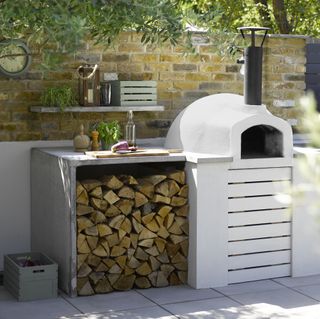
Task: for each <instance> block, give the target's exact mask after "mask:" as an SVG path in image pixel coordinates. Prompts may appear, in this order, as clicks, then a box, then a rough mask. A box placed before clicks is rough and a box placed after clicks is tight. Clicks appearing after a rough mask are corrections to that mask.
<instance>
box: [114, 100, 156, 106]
mask: <svg viewBox="0 0 320 319" xmlns="http://www.w3.org/2000/svg"><path fill="white" fill-rule="evenodd" d="M120 103H121V106H135V105H142V106H147V105H157V101H121V102H120Z"/></svg>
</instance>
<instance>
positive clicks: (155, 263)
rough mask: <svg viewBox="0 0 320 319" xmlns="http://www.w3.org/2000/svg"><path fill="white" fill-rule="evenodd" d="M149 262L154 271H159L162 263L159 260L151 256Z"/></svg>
mask: <svg viewBox="0 0 320 319" xmlns="http://www.w3.org/2000/svg"><path fill="white" fill-rule="evenodd" d="M149 262H150V266H151V269H152V271H156V270H158V269H159V268H160V266H161V263H160V262H159V260H158V259H156V258H155V257H153V256H150V258H149Z"/></svg>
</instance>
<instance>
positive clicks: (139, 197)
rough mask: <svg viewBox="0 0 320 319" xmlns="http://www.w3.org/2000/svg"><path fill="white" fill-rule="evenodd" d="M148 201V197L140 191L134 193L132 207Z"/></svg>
mask: <svg viewBox="0 0 320 319" xmlns="http://www.w3.org/2000/svg"><path fill="white" fill-rule="evenodd" d="M147 202H148V198H147V197H146V196H145V195H143V194H142V193H140V192H135V194H134V207H136V208H138V207H140V206H142V205H144V204H145V203H147Z"/></svg>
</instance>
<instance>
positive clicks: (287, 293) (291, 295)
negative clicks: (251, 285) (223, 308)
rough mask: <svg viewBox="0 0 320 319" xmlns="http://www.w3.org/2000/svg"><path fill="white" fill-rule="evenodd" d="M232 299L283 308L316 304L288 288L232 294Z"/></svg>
mask: <svg viewBox="0 0 320 319" xmlns="http://www.w3.org/2000/svg"><path fill="white" fill-rule="evenodd" d="M232 299H234V300H236V301H238V302H240V303H241V304H243V305H252V304H260V303H263V304H269V305H274V306H279V307H282V308H285V309H291V308H296V307H304V306H311V305H315V304H317V301H315V300H313V299H311V298H309V297H307V296H304V295H302V294H300V293H298V292H296V291H293V290H292V289H289V288H281V289H278V290H269V291H263V292H254V293H244V294H237V295H233V296H232Z"/></svg>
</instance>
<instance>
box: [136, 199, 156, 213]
mask: <svg viewBox="0 0 320 319" xmlns="http://www.w3.org/2000/svg"><path fill="white" fill-rule="evenodd" d="M155 207H156V204H155V203H151V202H147V203H145V204H144V205H142V206H141V207H140V208H141V211H142V215H143V216H145V215H148V214H151V213H152V212H153V210H154V209H155Z"/></svg>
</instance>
